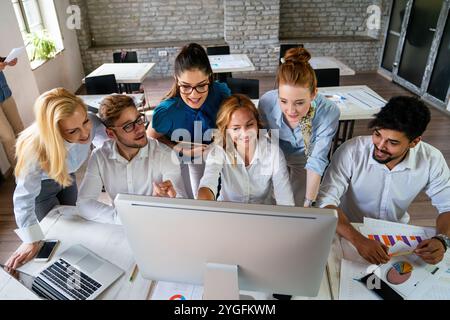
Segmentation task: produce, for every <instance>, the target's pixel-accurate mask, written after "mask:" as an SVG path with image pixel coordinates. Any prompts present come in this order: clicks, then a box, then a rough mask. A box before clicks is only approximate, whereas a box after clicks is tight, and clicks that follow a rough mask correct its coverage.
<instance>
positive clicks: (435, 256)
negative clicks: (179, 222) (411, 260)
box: [414, 239, 445, 264]
mask: <svg viewBox="0 0 450 320" xmlns="http://www.w3.org/2000/svg"><path fill="white" fill-rule="evenodd" d="M414 253H415V254H416V255H417V256H419V257H420V258H422V259H423V261H425V262H426V263H430V264H437V263H439V262H440V261H441V260H442V259H443V258H444V253H445V250H444V246H443V245H442V243H441V242H440V241H439V240H437V239H427V240H424V241H422V242H421V243H420V244H419V245H418V246H417V248H416V249H415V250H414Z"/></svg>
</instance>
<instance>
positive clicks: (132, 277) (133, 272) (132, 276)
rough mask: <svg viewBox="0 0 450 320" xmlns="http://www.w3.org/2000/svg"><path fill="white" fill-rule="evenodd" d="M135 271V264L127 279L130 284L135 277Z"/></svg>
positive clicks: (136, 268)
mask: <svg viewBox="0 0 450 320" xmlns="http://www.w3.org/2000/svg"><path fill="white" fill-rule="evenodd" d="M137 271H138V266H137V264H135V265H134V268H133V271H132V272H131V275H130V279H129V281H130V282H132V281H133V280H134V278H135V277H136V273H137Z"/></svg>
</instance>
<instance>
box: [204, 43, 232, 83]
mask: <svg viewBox="0 0 450 320" xmlns="http://www.w3.org/2000/svg"><path fill="white" fill-rule="evenodd" d="M206 53H207V54H208V56H214V55H219V54H230V47H229V46H217V47H207V48H206ZM227 78H231V72H222V73H215V74H214V80H219V81H220V82H227Z"/></svg>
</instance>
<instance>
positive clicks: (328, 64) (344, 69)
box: [309, 57, 355, 76]
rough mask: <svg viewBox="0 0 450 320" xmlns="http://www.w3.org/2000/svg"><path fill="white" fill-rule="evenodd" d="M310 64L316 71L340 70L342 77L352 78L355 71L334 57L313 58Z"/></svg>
mask: <svg viewBox="0 0 450 320" xmlns="http://www.w3.org/2000/svg"><path fill="white" fill-rule="evenodd" d="M309 63H310V64H311V66H312V67H313V68H314V69H328V68H338V69H339V74H340V75H341V76H352V75H354V74H355V70H353V69H352V68H350V67H349V66H348V65H346V64H345V63H343V62H342V61H340V60H338V59H336V58H334V57H312V58H311V60H309Z"/></svg>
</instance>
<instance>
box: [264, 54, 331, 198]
mask: <svg viewBox="0 0 450 320" xmlns="http://www.w3.org/2000/svg"><path fill="white" fill-rule="evenodd" d="M309 59H311V55H310V53H309V52H308V51H307V50H306V49H303V48H292V49H289V50H288V51H287V52H286V54H285V56H284V62H283V63H282V64H281V65H280V66H279V67H278V73H277V80H276V83H277V87H278V89H277V90H272V91H269V92H266V93H265V94H264V95H263V96H262V97H261V99H260V100H259V112H260V113H261V117H262V119H263V121H264V122H265V124H266V125H267V126H268V128H270V129H272V130H274V129H275V130H278V132H279V138H280V147H281V149H282V150H283V152H284V156H285V157H286V161H287V164H288V167H289V176H290V181H291V184H292V189H293V191H294V197H295V205H296V206H304V207H310V206H312V205H313V204H314V202H315V200H316V197H317V193H318V191H319V186H320V180H321V177H322V175H323V173H324V171H325V168H326V167H327V165H328V154H329V152H330V147H331V142H332V140H333V137H334V136H335V134H336V131H337V127H338V123H339V115H340V112H339V109H338V107H337V106H336V104H335V103H334V102H332V101H330V100H328V99H326V98H325V97H324V96H323V95H321V94H320V93H318V92H317V79H316V74H315V72H314V70H313V68H312V67H311V65H310V64H309V62H308V61H309Z"/></svg>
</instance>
